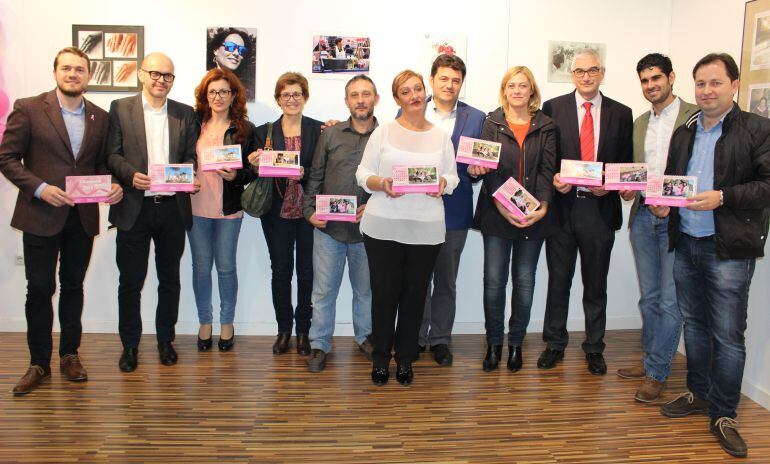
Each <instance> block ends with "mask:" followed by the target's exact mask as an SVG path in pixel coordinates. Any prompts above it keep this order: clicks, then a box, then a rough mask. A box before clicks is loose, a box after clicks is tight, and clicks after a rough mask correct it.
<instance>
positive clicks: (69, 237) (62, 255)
mask: <svg viewBox="0 0 770 464" xmlns="http://www.w3.org/2000/svg"><path fill="white" fill-rule="evenodd" d="M22 242H23V244H24V270H25V274H26V277H27V301H26V304H25V308H24V309H25V315H26V317H27V344H28V345H29V354H30V358H31V361H30V362H31V364H36V365H38V366H42V367H48V366H49V365H50V364H51V351H52V350H53V340H52V337H51V330H52V329H53V303H52V301H51V299H52V298H53V294H54V292H55V291H56V264H57V261H58V262H59V284H60V289H59V325H60V326H61V337H60V339H59V356H64V355H67V354H77V352H78V348H79V347H80V335H81V333H82V330H83V327H82V326H81V323H80V315H81V314H82V312H83V279H84V278H85V276H86V270H87V269H88V262H89V261H90V259H91V249H92V246H93V237H90V236H89V235H87V234H86V232H85V230H83V225H82V223H81V222H80V215H79V214H78V210H77V208H70V212H69V215H68V216H67V222H66V223H65V224H64V228H63V229H62V231H61V232H59V233H58V234H56V235H54V236H52V237H40V236H38V235H33V234H29V233H26V232H25V233H24V235H23V237H22Z"/></svg>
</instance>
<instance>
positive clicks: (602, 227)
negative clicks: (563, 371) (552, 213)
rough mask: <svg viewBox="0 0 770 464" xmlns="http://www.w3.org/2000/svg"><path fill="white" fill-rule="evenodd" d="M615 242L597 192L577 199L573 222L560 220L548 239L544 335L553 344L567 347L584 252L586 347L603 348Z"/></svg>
mask: <svg viewBox="0 0 770 464" xmlns="http://www.w3.org/2000/svg"><path fill="white" fill-rule="evenodd" d="M573 195H574V193H573ZM614 243H615V231H613V230H612V229H610V228H609V227H607V225H606V224H605V222H604V220H603V219H602V217H601V215H600V214H599V208H598V201H597V199H595V198H578V199H576V200H575V203H574V205H573V208H572V211H571V212H570V220H569V222H568V223H567V224H564V225H563V226H562V229H561V230H560V231H559V233H558V234H556V235H553V236H551V237H549V238H547V239H546V241H545V257H546V261H547V263H548V297H547V299H546V303H545V321H544V322H543V340H544V341H545V342H546V343H548V347H549V348H551V349H555V350H563V349H564V348H566V346H567V342H568V341H569V334H568V333H567V316H568V313H569V296H570V288H571V287H572V277H573V276H574V274H575V264H576V262H577V254H578V252H580V275H581V277H582V279H583V313H584V315H585V332H586V339H585V341H584V342H583V345H582V348H583V351H584V352H586V353H601V352H603V351H604V330H605V327H606V325H607V273H608V272H609V269H610V254H611V252H612V246H613V244H614Z"/></svg>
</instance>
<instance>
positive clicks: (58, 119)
mask: <svg viewBox="0 0 770 464" xmlns="http://www.w3.org/2000/svg"><path fill="white" fill-rule="evenodd" d="M45 114H46V116H47V117H48V120H49V121H51V125H52V126H53V128H54V129H55V130H56V134H58V135H59V137H60V138H61V140H62V142H64V146H65V147H67V151H68V152H69V153H67V154H65V156H69V159H70V160H71V159H72V157H73V156H74V155H73V153H72V144H71V143H70V137H69V135H68V134H67V126H65V125H64V118H63V117H62V115H61V107H60V106H59V99H58V98H56V91H55V90H52V91H51V92H50V93H49V94H48V96H47V97H46V99H45ZM59 153H61V152H59Z"/></svg>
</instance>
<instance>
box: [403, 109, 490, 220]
mask: <svg viewBox="0 0 770 464" xmlns="http://www.w3.org/2000/svg"><path fill="white" fill-rule="evenodd" d="M430 100H431V98H429V99H428V101H430ZM400 115H401V110H399V111H398V114H397V115H396V117H398V116H400ZM485 118H486V115H485V114H484V113H482V112H481V111H479V110H477V109H476V108H474V107H472V106H470V105H468V104H467V103H463V102H461V101H458V102H457V117H456V119H455V128H454V131H453V132H452V145H454V148H455V153H457V146H458V145H459V144H460V137H461V136H465V137H472V138H474V139H477V138H479V137H481V127H482V126H483V125H484V119H485ZM457 176H458V177H460V183H459V184H458V185H457V187H456V188H455V190H454V192H452V194H451V195H444V196H443V199H444V218H445V222H446V228H447V230H462V229H470V227H471V223H472V222H473V182H476V180H477V179H471V177H470V176H469V175H468V165H467V164H463V163H457Z"/></svg>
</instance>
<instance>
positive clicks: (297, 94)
mask: <svg viewBox="0 0 770 464" xmlns="http://www.w3.org/2000/svg"><path fill="white" fill-rule="evenodd" d="M278 96H279V97H281V100H283V101H285V102H287V101H289V100H290V99H292V98H293V99H294V100H296V101H299V99H300V98H304V97H305V95H304V94H303V93H301V92H294V93H289V92H283V93H281V94H279V95H278Z"/></svg>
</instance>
